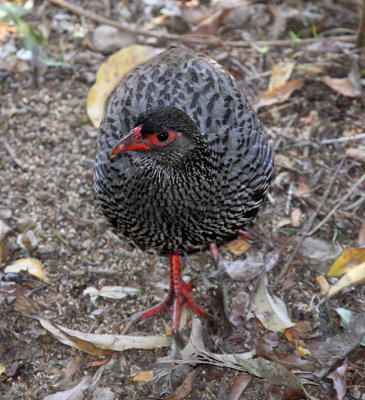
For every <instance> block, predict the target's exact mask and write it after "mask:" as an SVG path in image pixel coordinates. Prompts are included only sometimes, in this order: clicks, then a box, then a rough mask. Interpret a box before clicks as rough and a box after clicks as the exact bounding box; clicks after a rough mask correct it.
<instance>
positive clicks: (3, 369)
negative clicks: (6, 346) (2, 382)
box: [0, 364, 6, 375]
mask: <svg viewBox="0 0 365 400" xmlns="http://www.w3.org/2000/svg"><path fill="white" fill-rule="evenodd" d="M5 369H6V368H5V366H4V365H3V364H0V375H2V374H3V373H4V372H5Z"/></svg>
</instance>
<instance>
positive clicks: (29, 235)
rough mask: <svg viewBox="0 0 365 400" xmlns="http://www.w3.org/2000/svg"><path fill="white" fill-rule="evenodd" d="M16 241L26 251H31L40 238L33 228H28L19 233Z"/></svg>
mask: <svg viewBox="0 0 365 400" xmlns="http://www.w3.org/2000/svg"><path fill="white" fill-rule="evenodd" d="M16 243H17V245H18V246H19V247H21V248H22V249H23V250H25V251H31V250H33V249H35V248H36V247H37V245H38V240H37V238H36V236H35V234H34V232H33V231H32V230H28V231H26V232H23V233H19V235H18V236H17V238H16Z"/></svg>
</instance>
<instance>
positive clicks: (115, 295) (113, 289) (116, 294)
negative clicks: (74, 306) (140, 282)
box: [83, 286, 141, 303]
mask: <svg viewBox="0 0 365 400" xmlns="http://www.w3.org/2000/svg"><path fill="white" fill-rule="evenodd" d="M139 293H141V291H140V289H137V288H133V287H128V286H103V287H102V288H101V289H96V288H94V287H88V288H86V289H85V290H84V291H83V295H84V296H86V295H89V296H90V300H91V302H92V303H94V302H95V300H96V299H97V297H98V296H100V297H105V298H108V299H124V298H125V297H127V296H135V295H138V294H139Z"/></svg>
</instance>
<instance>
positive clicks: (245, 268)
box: [224, 253, 263, 282]
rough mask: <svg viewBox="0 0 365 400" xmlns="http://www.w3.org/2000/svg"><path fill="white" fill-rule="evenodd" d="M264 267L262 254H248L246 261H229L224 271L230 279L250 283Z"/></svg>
mask: <svg viewBox="0 0 365 400" xmlns="http://www.w3.org/2000/svg"><path fill="white" fill-rule="evenodd" d="M262 265H263V260H262V256H261V255H260V254H250V253H247V257H246V259H245V260H241V259H239V260H234V261H231V262H230V261H227V262H225V263H224V269H225V271H226V273H227V274H228V275H229V277H230V278H232V279H234V280H237V281H243V282H249V281H250V280H252V279H254V278H255V277H256V276H257V275H258V273H259V272H260V270H261V268H262Z"/></svg>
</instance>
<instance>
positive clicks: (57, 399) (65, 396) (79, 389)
mask: <svg viewBox="0 0 365 400" xmlns="http://www.w3.org/2000/svg"><path fill="white" fill-rule="evenodd" d="M91 379H92V376H91V375H86V376H84V377H83V378H82V379H81V381H80V382H79V383H78V384H77V385H76V386H74V387H73V388H71V389H69V390H64V391H62V392H57V393H55V394H50V395H49V396H46V397H43V400H71V399H72V400H82V399H83V398H84V392H85V391H86V390H87V389H88V388H89V387H90V384H91Z"/></svg>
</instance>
